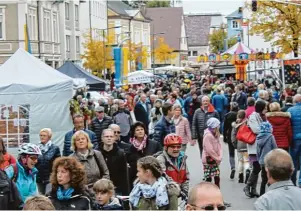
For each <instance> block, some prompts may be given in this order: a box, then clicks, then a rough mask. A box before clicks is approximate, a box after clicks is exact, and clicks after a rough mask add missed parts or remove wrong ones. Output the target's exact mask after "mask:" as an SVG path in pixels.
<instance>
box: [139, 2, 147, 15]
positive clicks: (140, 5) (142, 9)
mask: <svg viewBox="0 0 301 211" xmlns="http://www.w3.org/2000/svg"><path fill="white" fill-rule="evenodd" d="M139 10H140V12H141V13H142V14H143V15H145V12H146V4H145V3H144V2H142V3H140V4H139Z"/></svg>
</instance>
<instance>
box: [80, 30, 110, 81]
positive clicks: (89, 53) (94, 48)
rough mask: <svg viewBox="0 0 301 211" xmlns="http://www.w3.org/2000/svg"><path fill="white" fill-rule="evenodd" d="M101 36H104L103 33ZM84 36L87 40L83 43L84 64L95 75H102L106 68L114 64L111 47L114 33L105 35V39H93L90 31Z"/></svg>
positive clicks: (82, 56)
mask: <svg viewBox="0 0 301 211" xmlns="http://www.w3.org/2000/svg"><path fill="white" fill-rule="evenodd" d="M100 36H101V37H102V35H100ZM84 37H85V42H84V44H83V45H84V48H85V51H84V53H83V54H82V55H81V58H82V59H83V60H84V63H83V66H84V67H85V68H86V69H90V70H91V71H92V73H93V74H94V75H97V76H98V77H102V76H103V70H104V69H105V68H107V69H111V68H112V66H113V65H114V61H113V55H112V47H111V45H112V43H113V41H114V35H110V36H107V37H104V39H103V38H101V39H93V38H92V37H91V36H90V33H86V34H85V35H84ZM103 40H104V41H103Z"/></svg>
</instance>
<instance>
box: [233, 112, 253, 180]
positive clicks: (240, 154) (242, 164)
mask: <svg viewBox="0 0 301 211" xmlns="http://www.w3.org/2000/svg"><path fill="white" fill-rule="evenodd" d="M246 121H247V120H246V112H245V111H244V110H239V111H238V112H237V119H236V122H233V123H232V131H231V141H232V144H233V146H234V148H236V149H237V158H238V183H243V182H244V172H246V179H245V183H247V181H248V179H249V176H250V169H249V166H250V164H249V155H248V150H247V144H246V143H244V142H242V141H239V140H237V139H236V135H237V131H238V130H239V128H240V126H242V125H243V124H244V123H246Z"/></svg>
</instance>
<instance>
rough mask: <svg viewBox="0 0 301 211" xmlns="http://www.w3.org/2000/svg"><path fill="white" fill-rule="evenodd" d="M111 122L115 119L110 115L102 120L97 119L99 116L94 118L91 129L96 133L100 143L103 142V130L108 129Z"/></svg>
mask: <svg viewBox="0 0 301 211" xmlns="http://www.w3.org/2000/svg"><path fill="white" fill-rule="evenodd" d="M110 124H113V120H112V118H111V117H109V116H104V117H103V120H102V121H101V122H100V121H99V120H98V119H97V117H95V118H94V119H93V120H92V122H91V125H90V127H89V129H90V130H92V131H93V132H94V133H95V134H96V136H97V140H98V142H99V143H101V134H102V131H103V130H104V129H107V128H108V127H109V125H110Z"/></svg>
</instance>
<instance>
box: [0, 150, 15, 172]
mask: <svg viewBox="0 0 301 211" xmlns="http://www.w3.org/2000/svg"><path fill="white" fill-rule="evenodd" d="M11 164H16V159H15V158H14V156H12V155H10V154H8V153H5V154H4V155H3V163H1V164H0V169H2V170H4V169H5V168H6V167H7V166H9V165H11Z"/></svg>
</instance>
